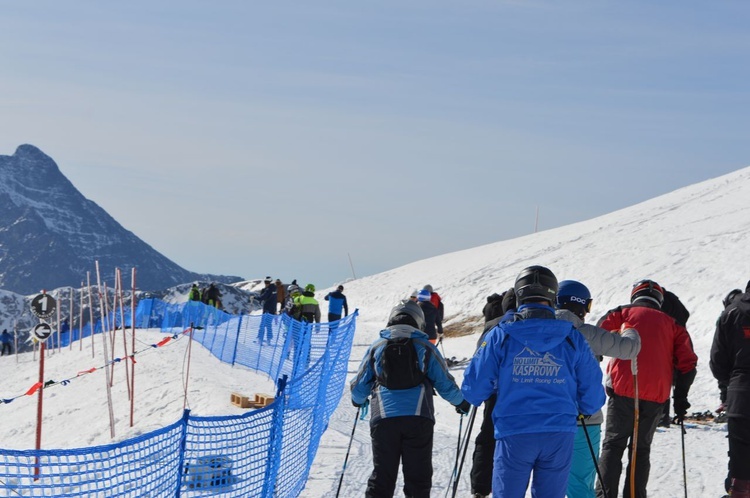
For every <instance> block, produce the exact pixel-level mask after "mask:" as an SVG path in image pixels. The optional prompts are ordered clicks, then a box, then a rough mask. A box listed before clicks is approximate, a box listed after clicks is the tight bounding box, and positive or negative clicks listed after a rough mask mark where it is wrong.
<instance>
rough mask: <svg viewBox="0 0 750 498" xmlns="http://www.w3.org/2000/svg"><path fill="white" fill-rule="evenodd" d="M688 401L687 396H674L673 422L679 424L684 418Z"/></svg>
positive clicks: (688, 404) (688, 406) (688, 405)
mask: <svg viewBox="0 0 750 498" xmlns="http://www.w3.org/2000/svg"><path fill="white" fill-rule="evenodd" d="M688 408H690V403H689V402H688V400H687V398H682V397H680V398H674V422H675V423H676V424H681V423H682V422H683V421H684V420H685V415H687V411H688Z"/></svg>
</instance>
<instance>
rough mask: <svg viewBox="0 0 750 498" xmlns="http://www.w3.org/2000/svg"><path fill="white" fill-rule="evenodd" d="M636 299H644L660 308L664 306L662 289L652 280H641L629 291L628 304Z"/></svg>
mask: <svg viewBox="0 0 750 498" xmlns="http://www.w3.org/2000/svg"><path fill="white" fill-rule="evenodd" d="M638 299H646V300H648V301H651V302H653V303H654V304H656V305H658V306H659V308H661V305H662V304H664V289H662V288H661V285H659V284H657V283H656V282H654V281H653V280H641V281H639V282H636V283H635V285H633V290H631V291H630V302H631V303H634V302H636V301H637V300H638Z"/></svg>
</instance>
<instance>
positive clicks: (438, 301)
mask: <svg viewBox="0 0 750 498" xmlns="http://www.w3.org/2000/svg"><path fill="white" fill-rule="evenodd" d="M424 289H425V290H426V291H427V292H429V293H430V302H431V303H432V305H433V306H434V307H435V310H437V314H436V315H435V332H436V333H437V338H438V339H440V338H442V337H443V318H444V316H445V307H444V306H443V298H441V297H440V294H438V293H437V292H435V291H434V290H433V289H432V286H431V285H430V284H427V285H425V286H424Z"/></svg>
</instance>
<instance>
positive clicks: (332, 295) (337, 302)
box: [325, 290, 349, 316]
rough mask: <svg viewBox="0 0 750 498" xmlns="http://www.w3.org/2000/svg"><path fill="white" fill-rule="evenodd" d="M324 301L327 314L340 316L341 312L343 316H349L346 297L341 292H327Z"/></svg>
mask: <svg viewBox="0 0 750 498" xmlns="http://www.w3.org/2000/svg"><path fill="white" fill-rule="evenodd" d="M325 300H326V301H328V313H332V314H334V315H341V314H342V313H341V311H342V310H343V311H344V313H343V315H344V316H348V315H349V304H348V303H347V302H346V296H345V295H344V294H343V293H342V292H341V291H338V290H335V291H333V292H329V293H328V294H327V295H326V297H325Z"/></svg>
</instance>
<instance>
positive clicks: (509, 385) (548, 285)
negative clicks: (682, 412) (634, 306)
mask: <svg viewBox="0 0 750 498" xmlns="http://www.w3.org/2000/svg"><path fill="white" fill-rule="evenodd" d="M514 291H515V295H516V302H517V304H518V305H519V307H518V310H517V312H516V313H515V314H514V315H513V319H512V320H511V321H507V322H501V323H499V324H498V325H497V326H496V327H495V328H493V329H492V330H490V331H489V332H488V333H487V336H486V337H485V339H484V341H483V343H482V345H481V346H480V347H479V349H478V350H477V353H476V354H475V355H474V357H473V358H472V360H471V363H469V367H468V368H467V369H466V371H465V372H464V380H463V384H462V385H461V391H462V392H463V394H464V398H466V400H467V401H469V403H471V404H473V405H479V404H480V403H482V402H484V401H485V400H486V399H487V398H489V397H490V395H492V394H493V393H497V396H498V403H497V404H496V405H495V408H494V410H493V412H492V418H493V422H494V426H495V439H496V445H495V456H494V459H495V460H494V463H495V465H494V469H493V478H492V493H493V496H495V497H496V498H498V497H502V498H523V496H525V494H526V488H527V486H528V484H529V477H530V476H531V474H532V473H533V482H532V485H531V494H532V496H534V497H538V498H562V497H563V496H565V488H566V486H567V482H568V473H569V471H570V465H571V460H572V457H573V440H574V437H575V432H576V418H577V416H578V415H579V414H583V415H585V416H589V415H591V414H593V413H596V412H597V411H598V410H599V409H600V408H601V407H602V405H604V400H605V396H604V389H603V388H602V385H601V384H602V372H601V369H600V368H599V365H598V363H597V361H596V360H595V359H594V355H593V354H592V353H591V349H590V348H589V346H588V344H587V343H586V340H585V339H584V338H583V336H582V335H581V333H580V332H578V331H577V330H576V329H575V327H573V325H572V324H571V323H569V322H567V321H564V320H556V319H555V310H554V308H552V304H553V303H554V301H555V295H556V294H557V278H556V277H555V275H554V274H553V273H552V272H551V271H550V270H549V269H548V268H545V267H543V266H530V267H528V268H525V269H524V270H523V271H521V273H520V274H519V275H518V277H517V278H516V282H515V285H514Z"/></svg>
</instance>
